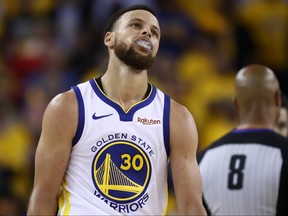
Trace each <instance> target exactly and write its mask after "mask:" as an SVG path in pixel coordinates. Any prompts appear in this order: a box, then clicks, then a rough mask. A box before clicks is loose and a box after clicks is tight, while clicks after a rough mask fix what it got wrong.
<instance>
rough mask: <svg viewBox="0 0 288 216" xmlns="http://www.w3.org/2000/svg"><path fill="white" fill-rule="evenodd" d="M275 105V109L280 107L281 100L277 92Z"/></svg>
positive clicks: (279, 92) (279, 93)
mask: <svg viewBox="0 0 288 216" xmlns="http://www.w3.org/2000/svg"><path fill="white" fill-rule="evenodd" d="M275 104H276V106H277V107H281V104H282V99H281V91H280V90H278V91H276V93H275Z"/></svg>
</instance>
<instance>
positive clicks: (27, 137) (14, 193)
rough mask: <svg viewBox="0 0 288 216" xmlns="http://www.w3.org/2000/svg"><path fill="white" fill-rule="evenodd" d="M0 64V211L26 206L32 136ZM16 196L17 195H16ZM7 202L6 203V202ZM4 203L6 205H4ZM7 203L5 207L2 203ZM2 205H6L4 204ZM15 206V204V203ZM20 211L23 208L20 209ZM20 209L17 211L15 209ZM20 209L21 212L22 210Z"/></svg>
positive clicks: (29, 181) (28, 190) (8, 78)
mask: <svg viewBox="0 0 288 216" xmlns="http://www.w3.org/2000/svg"><path fill="white" fill-rule="evenodd" d="M6 70H7V69H6V68H5V67H4V66H3V65H1V67H0V209H1V210H3V211H4V212H0V214H1V215H2V214H4V213H5V214H8V213H10V214H13V213H14V211H13V210H12V209H10V210H11V212H6V210H7V211H8V210H9V205H10V204H11V206H12V205H13V206H14V205H16V204H17V209H18V208H19V210H20V208H21V206H18V204H19V205H20V204H22V207H23V206H25V205H24V204H26V202H27V200H28V196H29V193H30V190H31V187H32V184H31V176H32V163H31V162H32V160H31V157H30V153H31V152H30V149H31V144H32V136H31V134H30V133H29V129H28V128H27V127H26V125H25V122H23V121H22V119H21V115H20V113H19V111H18V110H17V109H16V106H15V103H14V101H13V100H12V99H13V97H12V91H11V90H12V88H13V86H11V85H10V84H11V82H12V81H13V80H11V76H10V74H9V73H7V71H6ZM16 198H17V199H16ZM3 203H4V204H3ZM8 204H9V205H8ZM6 205H7V206H6ZM5 206H6V207H5ZM4 207H5V208H4ZM15 208H16V207H15ZM22 211H23V209H22ZM18 213H20V212H18ZM22 213H23V212H22Z"/></svg>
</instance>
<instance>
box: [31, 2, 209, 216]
mask: <svg viewBox="0 0 288 216" xmlns="http://www.w3.org/2000/svg"><path fill="white" fill-rule="evenodd" d="M105 32H106V34H105V37H104V43H105V45H106V47H107V49H108V53H109V62H108V66H107V70H106V72H105V74H104V75H103V76H101V77H98V78H93V79H91V80H89V81H87V82H85V83H81V84H79V85H77V86H74V87H73V88H72V90H70V91H68V92H65V93H62V94H60V95H58V96H56V97H55V98H54V99H53V100H52V101H51V102H50V104H49V105H48V107H47V109H46V111H45V114H44V117H43V129H42V134H41V137H40V141H39V144H38V147H37V151H36V158H35V179H34V187H33V191H32V195H31V199H30V204H29V208H28V215H41V214H42V215H43V214H45V215H48V214H51V215H52V214H55V212H56V211H57V213H58V215H88V214H89V215H163V214H165V209H166V206H167V194H168V193H167V192H168V191H167V165H168V161H169V159H170V160H171V167H172V175H173V180H174V186H175V194H176V198H177V204H178V210H179V213H181V214H185V215H188V214H189V215H203V214H204V215H205V214H206V212H205V209H204V207H203V205H202V193H201V187H202V185H201V184H202V183H201V178H200V172H199V168H198V164H197V160H196V148H197V142H198V138H197V129H196V125H195V122H194V120H193V117H192V116H191V114H190V113H189V112H188V110H187V109H186V108H185V107H183V106H182V105H180V104H178V103H176V102H175V101H173V100H172V99H170V98H169V96H167V95H165V94H164V93H162V92H161V91H160V90H159V89H157V88H156V87H155V86H153V85H152V84H150V83H149V82H148V75H147V70H148V68H149V67H150V66H151V65H152V63H153V61H154V59H155V56H156V53H157V51H158V46H159V40H160V35H161V33H160V27H159V23H158V20H157V18H156V17H155V14H154V12H153V11H152V10H151V9H149V8H148V7H146V6H141V5H136V6H132V7H130V8H126V9H124V10H122V11H120V12H118V13H116V14H115V15H114V16H112V18H111V20H110V21H109V23H108V25H107V29H106V31H105ZM60 188H61V190H60V193H59V194H58V192H59V189H60Z"/></svg>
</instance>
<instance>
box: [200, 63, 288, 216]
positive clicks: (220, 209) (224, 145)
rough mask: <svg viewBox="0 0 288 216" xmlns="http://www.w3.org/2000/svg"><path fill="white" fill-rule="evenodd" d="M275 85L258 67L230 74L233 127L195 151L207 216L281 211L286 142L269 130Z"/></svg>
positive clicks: (287, 177) (285, 201)
mask: <svg viewBox="0 0 288 216" xmlns="http://www.w3.org/2000/svg"><path fill="white" fill-rule="evenodd" d="M280 95H281V92H280V88H279V83H278V81H277V79H276V77H275V74H274V73H273V71H272V70H271V69H269V68H267V67H265V66H263V65H256V64H253V65H248V66H246V67H244V68H242V69H241V70H240V71H239V72H238V73H237V75H236V78H235V98H234V103H235V106H236V109H237V112H238V115H239V124H238V126H237V127H236V128H235V129H233V130H232V131H230V132H229V133H228V134H226V135H224V136H223V137H221V138H220V139H219V140H217V141H215V142H214V143H212V144H211V145H210V146H209V147H208V148H207V149H205V150H203V151H202V152H200V153H199V154H198V162H199V166H200V172H201V175H202V182H203V183H202V184H203V200H204V205H205V207H206V208H207V212H208V214H210V215H261V216H263V215H287V214H288V141H287V139H285V138H284V137H283V136H281V135H279V134H278V133H276V132H275V131H274V128H275V124H276V120H277V117H278V115H279V109H280V106H281V96H280Z"/></svg>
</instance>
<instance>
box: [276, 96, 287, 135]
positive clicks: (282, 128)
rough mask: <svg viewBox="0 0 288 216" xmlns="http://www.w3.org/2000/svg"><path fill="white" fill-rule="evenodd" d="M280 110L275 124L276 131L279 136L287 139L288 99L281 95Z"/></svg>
mask: <svg viewBox="0 0 288 216" xmlns="http://www.w3.org/2000/svg"><path fill="white" fill-rule="evenodd" d="M281 99H282V103H281V108H280V113H279V117H278V120H277V123H276V131H277V132H278V133H280V134H281V135H283V136H285V137H288V99H287V96H286V95H284V94H283V93H282V94H281Z"/></svg>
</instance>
